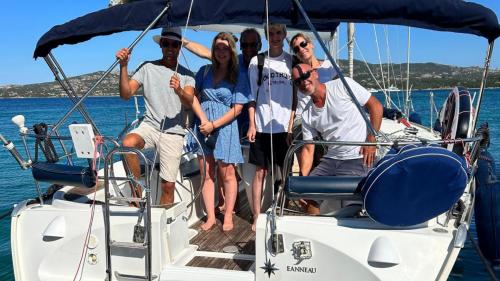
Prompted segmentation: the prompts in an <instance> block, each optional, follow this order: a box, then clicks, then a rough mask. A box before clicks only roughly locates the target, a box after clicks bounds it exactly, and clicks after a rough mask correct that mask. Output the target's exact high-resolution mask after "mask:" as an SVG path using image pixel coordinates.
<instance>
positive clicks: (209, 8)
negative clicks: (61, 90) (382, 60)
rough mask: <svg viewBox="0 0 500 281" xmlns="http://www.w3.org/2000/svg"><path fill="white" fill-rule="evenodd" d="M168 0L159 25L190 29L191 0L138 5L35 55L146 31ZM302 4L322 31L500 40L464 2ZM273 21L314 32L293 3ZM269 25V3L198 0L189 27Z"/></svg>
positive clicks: (50, 36)
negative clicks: (403, 31)
mask: <svg viewBox="0 0 500 281" xmlns="http://www.w3.org/2000/svg"><path fill="white" fill-rule="evenodd" d="M167 2H170V4H171V8H170V9H169V10H168V11H167V13H166V15H165V16H164V17H163V18H162V19H161V20H160V21H159V22H158V24H157V26H156V27H165V26H184V25H185V24H186V19H187V15H188V11H189V6H190V4H191V1H190V0H143V1H136V2H132V3H129V4H123V5H119V6H114V7H111V8H107V9H103V10H100V11H97V12H94V13H90V14H88V15H85V16H82V17H79V18H77V19H74V20H72V21H69V22H67V23H65V24H62V25H57V26H54V27H53V28H52V29H51V30H49V31H48V32H47V33H45V34H44V35H43V36H42V38H40V40H39V41H38V43H37V46H36V49H35V52H34V57H35V58H37V57H44V56H46V55H47V54H48V53H49V52H50V51H51V50H52V49H54V48H56V47H58V46H60V45H63V44H76V43H79V42H83V41H86V40H89V39H91V38H92V37H95V36H99V35H108V34H112V33H116V32H121V31H129V30H144V29H146V27H147V26H148V25H149V23H151V22H152V21H153V19H154V18H155V17H156V16H157V15H158V14H159V13H160V12H161V11H162V9H163V8H164V7H165V6H166V4H167ZM302 5H303V7H304V9H305V10H306V12H307V13H308V15H309V17H310V19H311V21H312V23H313V24H314V26H315V27H316V29H317V30H318V31H333V30H335V28H336V27H337V26H338V24H339V22H356V23H380V24H394V25H405V26H413V27H419V28H425V29H433V30H442V31H451V32H459V33H469V34H475V35H478V36H482V37H485V38H487V39H488V40H489V41H493V40H495V39H496V38H497V37H498V36H500V26H499V25H498V20H497V17H496V15H495V13H493V12H492V11H491V10H490V9H487V8H485V7H483V6H481V5H479V4H475V3H469V2H465V1H462V0H383V1H382V0H322V1H312V0H309V1H303V3H302ZM269 21H270V22H273V23H282V24H286V25H287V26H288V27H290V28H297V29H306V30H308V29H309V28H307V25H306V24H305V21H304V19H303V17H302V16H301V15H300V14H299V11H298V10H297V8H296V7H295V6H294V1H293V0H273V1H269ZM264 22H265V1H264V0H256V1H255V0H254V1H248V0H242V1H238V0H194V2H193V9H192V12H191V18H190V22H189V25H190V26H199V25H209V24H229V25H230V24H262V23H264Z"/></svg>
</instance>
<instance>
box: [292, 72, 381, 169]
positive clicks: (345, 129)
mask: <svg viewBox="0 0 500 281" xmlns="http://www.w3.org/2000/svg"><path fill="white" fill-rule="evenodd" d="M292 77H293V81H294V84H295V85H296V86H297V87H298V88H299V90H300V91H301V92H302V93H304V94H306V95H309V96H310V97H311V102H309V104H308V105H307V106H306V107H305V108H304V111H303V113H302V134H303V139H304V140H312V139H313V137H315V136H318V135H321V137H322V138H323V139H324V140H326V141H353V142H365V141H368V142H374V141H376V139H375V136H373V135H370V134H368V133H367V126H366V123H365V120H364V118H363V117H362V116H361V113H360V112H359V110H358V109H357V107H356V105H355V104H354V102H353V101H352V100H351V97H350V96H349V95H348V93H347V90H346V88H345V86H344V85H343V84H342V81H341V80H340V79H334V80H332V81H329V82H326V83H324V84H323V83H321V82H320V81H319V80H318V74H317V72H316V70H315V69H312V68H311V67H310V66H309V65H307V64H299V65H296V66H295V67H294V68H293V70H292ZM345 79H346V81H347V83H348V84H349V87H350V88H351V90H352V92H353V93H354V96H355V97H356V99H357V100H358V102H359V104H361V105H362V106H364V107H365V108H366V109H367V110H368V113H369V115H370V123H371V125H372V126H373V128H374V129H375V130H376V131H378V130H379V129H380V124H381V123H382V112H383V108H382V105H381V104H380V102H379V101H378V100H377V98H375V97H374V96H372V95H371V94H370V92H368V91H367V90H366V89H365V88H364V87H362V86H361V85H359V84H358V83H357V82H356V81H354V80H352V79H351V78H349V77H346V78H345ZM313 147H314V145H313V144H307V145H305V146H304V149H303V152H302V153H301V158H302V159H301V161H300V163H301V167H300V171H301V173H302V175H303V176H307V175H311V176H312V175H314V176H341V175H357V176H365V175H366V173H367V172H368V168H369V167H371V166H372V165H373V161H374V159H375V152H376V147H375V146H345V145H342V146H341V145H331V146H329V148H328V153H327V154H326V155H324V156H323V158H321V162H320V164H319V165H318V166H317V167H315V168H314V169H313V170H312V171H311V166H312V157H313V155H312V153H313V152H312V151H314V150H313V149H312V148H313Z"/></svg>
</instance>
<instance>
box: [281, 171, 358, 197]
mask: <svg viewBox="0 0 500 281" xmlns="http://www.w3.org/2000/svg"><path fill="white" fill-rule="evenodd" d="M362 179H363V178H362V177H351V176H308V177H288V178H287V179H286V184H285V193H286V196H287V197H288V198H290V199H296V198H304V199H313V200H323V199H333V198H335V199H350V200H353V199H361V194H359V193H356V189H357V187H358V184H359V182H360V181H361V180H362Z"/></svg>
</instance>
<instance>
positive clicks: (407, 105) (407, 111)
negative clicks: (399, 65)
mask: <svg viewBox="0 0 500 281" xmlns="http://www.w3.org/2000/svg"><path fill="white" fill-rule="evenodd" d="M410 30H411V29H410V27H408V48H407V49H406V94H405V108H404V111H405V115H406V116H407V117H409V116H410V99H411V97H410V34H411V33H410Z"/></svg>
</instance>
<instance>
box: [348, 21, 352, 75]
mask: <svg viewBox="0 0 500 281" xmlns="http://www.w3.org/2000/svg"><path fill="white" fill-rule="evenodd" d="M347 50H348V51H347V56H348V60H349V77H351V78H354V53H353V50H354V23H352V22H350V23H348V24H347Z"/></svg>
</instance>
